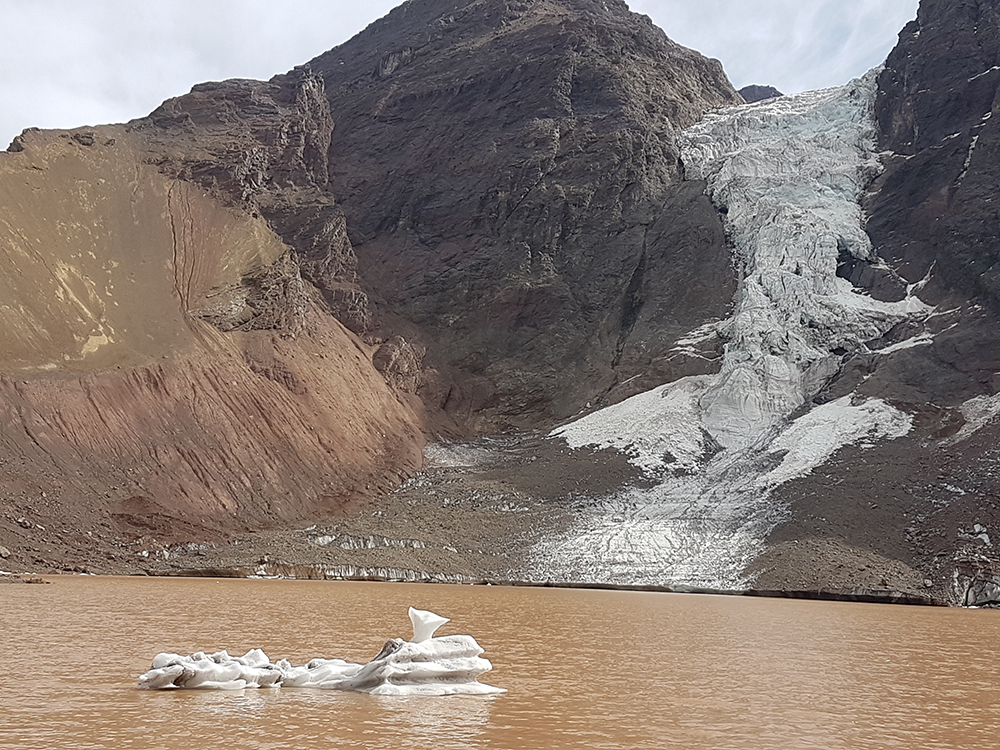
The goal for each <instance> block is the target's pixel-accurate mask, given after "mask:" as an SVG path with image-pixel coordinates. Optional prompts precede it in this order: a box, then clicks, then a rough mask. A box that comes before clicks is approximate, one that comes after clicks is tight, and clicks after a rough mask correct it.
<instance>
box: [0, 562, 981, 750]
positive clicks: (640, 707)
mask: <svg viewBox="0 0 1000 750" xmlns="http://www.w3.org/2000/svg"><path fill="white" fill-rule="evenodd" d="M52 580H55V583H54V584H52V585H48V586H41V585H38V586H31V585H17V586H15V585H5V586H0V664H2V665H3V669H4V677H3V680H2V682H0V748H2V749H3V750H19V749H21V748H39V750H41V749H42V748H46V749H48V748H79V749H80V750H87V749H90V748H185V749H187V748H216V747H219V748H222V747H227V748H229V747H232V748H246V749H254V748H260V749H261V750H263V749H265V748H266V749H267V750H278V749H283V748H295V749H296V750H311V749H313V748H394V749H395V748H399V749H404V748H422V749H423V748H509V749H510V750H538V749H540V748H553V749H556V748H597V749H600V748H607V749H609V750H611V749H619V748H621V749H645V748H650V749H653V748H656V749H657V750H659V749H661V748H685V749H686V750H701V749H703V748H704V749H706V750H707V749H709V748H711V750H721V749H724V748H733V749H734V750H737V749H739V750H742V749H744V748H745V749H747V750H766V749H770V748H774V749H776V750H781V749H784V748H824V750H831V749H836V748H844V749H845V750H846V749H848V748H849V749H850V750H855V749H856V748H906V749H907V750H912V749H913V748H920V749H921V750H928V749H930V748H956V749H958V748H961V749H962V750H975V749H977V748H983V749H984V750H985V749H987V748H988V749H989V750H995V748H997V747H998V745H1000V740H998V737H1000V688H998V686H997V676H996V671H995V666H996V663H997V644H998V643H1000V613H997V612H990V611H967V610H947V609H936V608H920V607H900V606H889V605H866V604H844V603H827V602H799V601H790V600H773V599H748V598H732V597H712V596H693V595H672V594H659V593H638V592H608V591H581V590H557V589H525V588H507V587H472V586H420V585H405V584H400V585H394V584H365V583H334V582H323V581H247V580H221V581H219V580H204V579H148V578H86V577H76V578H70V577H65V578H56V579H52ZM409 605H413V606H416V607H418V608H421V609H430V610H433V611H436V612H439V613H440V614H443V615H445V616H448V617H451V618H452V620H453V621H452V622H451V623H448V624H447V625H445V626H444V627H443V628H442V629H441V631H440V634H442V635H443V634H447V633H470V634H472V635H474V636H475V637H476V638H477V639H478V640H479V642H480V644H481V645H482V646H483V647H484V648H485V649H486V654H485V656H486V657H487V658H489V659H491V660H492V662H493V664H494V671H493V672H490V673H488V674H487V675H484V677H483V681H484V682H488V683H490V684H494V685H499V686H501V687H505V688H507V690H508V691H509V692H508V693H507V694H506V695H502V696H495V697H472V696H455V697H449V698H427V697H374V696H367V695H354V694H346V693H339V692H336V691H318V690H293V689H279V690H246V691H239V692H211V693H206V692H197V691H193V692H186V691H170V692H149V691H140V690H138V689H136V688H135V680H136V677H137V676H138V675H139V674H141V673H142V672H144V671H145V670H146V669H148V668H149V663H150V661H151V659H152V657H153V656H154V655H155V654H156V653H158V652H160V651H176V652H180V653H191V652H193V651H198V650H206V651H216V650H219V649H223V648H225V649H227V650H229V652H230V653H234V654H243V653H245V652H246V651H247V650H249V649H251V648H258V647H259V648H263V649H264V650H265V651H266V652H267V654H268V655H269V656H270V657H271V658H272V659H279V658H282V657H287V658H288V659H290V660H291V661H293V662H295V663H303V662H305V661H307V660H308V659H310V658H313V657H324V658H335V657H339V658H345V659H348V660H350V661H358V662H364V661H367V660H369V659H370V658H372V657H373V656H374V655H375V654H376V653H377V652H378V650H379V648H381V646H382V643H383V642H384V641H385V640H386V639H387V638H390V637H395V636H402V637H404V638H408V637H409V635H410V624H409V620H408V619H407V616H406V608H407V607H408V606H409Z"/></svg>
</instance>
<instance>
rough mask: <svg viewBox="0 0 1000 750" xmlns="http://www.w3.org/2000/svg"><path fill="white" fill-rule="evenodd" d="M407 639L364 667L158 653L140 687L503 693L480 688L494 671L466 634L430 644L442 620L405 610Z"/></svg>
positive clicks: (253, 655) (390, 644) (256, 654)
mask: <svg viewBox="0 0 1000 750" xmlns="http://www.w3.org/2000/svg"><path fill="white" fill-rule="evenodd" d="M409 614H410V621H411V623H412V624H413V638H412V640H410V641H404V640H402V639H401V638H394V639H392V640H390V641H387V642H386V644H385V645H384V646H383V647H382V650H381V651H380V652H379V653H378V655H377V656H376V657H375V658H374V659H372V660H371V661H370V662H368V663H367V664H354V663H352V662H348V661H344V660H343V659H313V660H311V661H309V662H308V663H307V664H305V665H303V666H294V665H292V664H291V663H289V662H288V661H287V660H285V659H282V660H280V661H277V662H273V661H271V659H270V658H268V656H267V654H265V653H264V652H263V651H261V650H260V649H254V650H252V651H248V652H247V653H246V654H245V655H243V656H231V655H230V654H229V653H228V652H227V651H218V652H216V653H214V654H207V653H205V652H202V651H199V652H197V653H194V654H191V655H189V656H182V655H180V654H174V653H162V654H157V656H156V657H154V658H153V663H152V665H151V667H150V669H149V671H148V672H146V673H145V674H143V675H142V676H140V677H139V687H141V688H145V689H148V690H163V689H177V688H184V689H189V690H190V689H197V690H243V689H246V688H277V687H296V688H318V689H323V690H345V691H353V692H361V693H371V694H373V695H494V694H497V693H503V692H506V691H505V690H504V689H503V688H498V687H493V686H492V685H486V684H483V683H481V682H479V680H478V678H479V676H480V675H482V674H484V673H486V672H489V671H490V670H491V669H493V665H492V664H490V662H489V661H488V660H487V659H484V658H482V656H481V654H482V653H483V649H482V647H481V646H480V645H479V643H477V642H476V639H475V638H473V637H472V636H471V635H448V636H443V637H438V638H435V637H434V632H435V631H436V630H437V629H438V628H439V627H441V625H443V624H444V623H446V622H448V621H449V620H448V618H446V617H441V616H439V615H436V614H434V613H433V612H428V611H427V610H420V609H414V608H413V607H410V610H409Z"/></svg>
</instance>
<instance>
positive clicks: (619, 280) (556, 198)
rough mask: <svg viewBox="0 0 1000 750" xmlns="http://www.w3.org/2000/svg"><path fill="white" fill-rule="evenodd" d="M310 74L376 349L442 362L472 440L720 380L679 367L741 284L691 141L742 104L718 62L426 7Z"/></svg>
mask: <svg viewBox="0 0 1000 750" xmlns="http://www.w3.org/2000/svg"><path fill="white" fill-rule="evenodd" d="M310 67H311V69H312V70H313V71H314V72H316V73H317V74H318V75H320V76H321V77H322V78H323V79H324V81H325V83H326V91H327V95H328V97H329V99H330V103H331V108H332V109H333V111H334V113H335V117H336V120H337V128H336V131H335V133H334V138H333V141H332V144H331V148H330V187H331V190H332V192H333V194H334V195H336V196H337V199H338V201H339V203H340V206H341V207H342V208H343V210H344V212H345V213H346V215H347V219H348V229H349V235H350V238H351V241H352V244H353V246H354V249H355V252H356V253H357V256H358V259H359V271H360V274H361V276H362V278H363V282H364V286H365V289H366V290H367V291H368V292H369V294H370V296H371V299H372V300H373V311H374V315H375V319H376V321H377V322H376V327H375V329H374V334H375V335H377V336H379V337H380V338H383V339H388V338H390V337H391V336H392V335H402V336H403V337H404V338H405V339H407V340H411V339H412V340H413V341H414V342H415V343H417V344H418V345H419V346H421V347H422V348H426V351H427V355H426V365H427V369H428V370H432V371H435V372H428V373H427V375H426V376H425V377H424V378H423V382H422V384H421V391H420V392H421V395H422V396H423V398H424V401H425V403H426V405H427V407H428V408H429V409H430V410H431V412H435V411H437V410H438V409H441V410H443V411H444V412H445V415H446V417H447V418H448V420H450V421H449V422H448V423H450V424H451V425H453V429H459V430H462V431H464V430H467V429H469V428H472V429H474V430H486V431H490V430H494V429H497V428H503V427H507V426H519V427H533V426H536V425H538V424H540V423H541V424H545V423H551V422H552V421H553V420H555V419H559V418H564V417H567V416H570V415H572V414H574V413H576V412H577V411H579V409H581V408H582V407H584V406H585V404H586V403H588V402H592V401H594V402H596V401H598V400H600V399H602V398H612V399H614V398H615V397H616V396H619V395H620V394H623V393H628V392H637V391H638V390H642V387H643V386H647V387H648V386H650V385H653V384H655V383H656V382H660V381H662V380H663V379H672V378H675V377H677V376H679V375H685V374H693V373H695V372H700V371H704V368H705V360H704V359H698V358H694V357H685V356H680V355H678V354H677V353H676V352H672V351H671V349H672V347H673V345H674V343H675V342H676V340H677V339H678V338H679V337H680V336H681V335H682V334H684V333H686V332H687V331H689V330H692V329H693V328H696V327H698V326H699V325H701V324H703V323H705V322H707V321H710V320H713V319H718V318H719V317H722V316H723V315H724V312H725V309H726V307H727V306H728V304H729V302H730V300H731V298H732V293H733V290H734V281H733V278H732V274H731V271H730V268H729V256H728V252H727V251H726V249H725V240H724V235H723V232H722V227H721V223H720V221H719V219H718V216H717V214H716V212H715V211H714V210H713V209H712V208H711V206H710V204H709V202H708V201H707V199H706V198H705V197H704V196H703V195H702V194H701V193H702V186H700V185H698V184H697V183H693V184H686V183H683V182H682V179H681V178H682V168H681V165H680V163H679V161H678V150H677V145H676V133H677V131H678V130H679V129H680V128H684V127H686V126H688V125H691V124H693V123H694V122H696V121H697V120H698V119H699V118H700V117H701V115H702V114H703V113H704V112H705V111H706V110H707V109H711V108H714V107H719V106H723V105H726V104H732V103H736V102H738V101H740V99H739V97H738V95H737V94H736V92H735V91H734V90H733V89H732V87H731V85H730V84H729V82H728V80H727V79H726V77H725V74H724V73H723V71H722V68H721V66H720V64H719V63H718V62H717V61H712V60H708V59H706V58H704V57H702V56H701V55H699V54H697V53H695V52H692V51H691V50H687V49H685V48H683V47H680V46H678V45H676V44H674V43H673V42H671V41H670V40H669V39H667V38H666V36H664V34H663V32H662V31H660V30H659V29H657V28H656V27H654V26H653V25H652V24H651V23H650V22H649V20H648V19H646V18H644V17H641V16H637V15H635V14H632V13H630V12H629V11H628V9H627V6H626V5H625V3H624V2H620V0H608V1H607V2H601V1H598V0H572V1H571V2H570V1H566V0H561V1H556V0H535V1H534V2H502V3H482V2H468V0H465V1H461V2H456V0H421V1H420V2H409V3H405V4H403V5H401V6H400V7H399V8H397V9H396V10H394V11H393V12H392V13H390V14H389V15H388V16H387V17H386V18H384V19H382V20H381V21H378V22H376V23H374V24H373V25H372V26H371V27H369V28H368V29H366V30H365V31H364V32H362V33H361V34H359V35H358V36H357V37H356V38H355V39H352V40H351V41H349V42H348V43H346V44H345V45H343V46H341V47H338V48H337V49H334V50H331V51H330V52H328V53H326V54H324V55H321V56H320V57H318V58H317V59H315V60H313V61H312V62H311V63H310ZM635 376H639V377H638V378H637V379H636V380H634V381H633V382H632V383H631V384H630V385H629V386H627V387H626V388H621V387H616V386H619V384H621V383H623V382H624V381H627V380H629V379H631V378H634V377H635ZM628 388H631V389H632V390H631V391H628V390H627V389H628Z"/></svg>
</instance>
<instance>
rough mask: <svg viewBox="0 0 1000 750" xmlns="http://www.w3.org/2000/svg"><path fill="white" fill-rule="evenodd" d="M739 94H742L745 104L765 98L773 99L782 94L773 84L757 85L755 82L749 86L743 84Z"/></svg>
mask: <svg viewBox="0 0 1000 750" xmlns="http://www.w3.org/2000/svg"><path fill="white" fill-rule="evenodd" d="M740 96H742V97H743V98H744V99H745V100H746V102H747V104H752V103H753V102H762V101H764V100H765V99H774V98H776V97H779V96H784V94H782V93H781V92H780V91H778V89H776V88H774V86H758V85H757V84H751V85H750V86H744V87H743V88H741V89H740Z"/></svg>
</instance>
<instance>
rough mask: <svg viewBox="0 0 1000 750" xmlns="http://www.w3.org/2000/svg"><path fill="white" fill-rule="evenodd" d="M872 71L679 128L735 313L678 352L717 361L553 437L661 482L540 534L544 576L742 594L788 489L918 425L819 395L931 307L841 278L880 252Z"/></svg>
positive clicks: (867, 403) (854, 401) (870, 402)
mask: <svg viewBox="0 0 1000 750" xmlns="http://www.w3.org/2000/svg"><path fill="white" fill-rule="evenodd" d="M877 74H878V70H877V69H876V70H873V71H871V72H869V73H868V74H867V75H866V76H864V77H862V78H859V79H856V80H854V81H851V82H850V83H848V84H846V85H844V86H839V87H835V88H830V89H824V90H820V91H812V92H806V93H803V94H797V95H791V96H785V97H781V98H778V99H770V100H765V101H762V102H759V103H756V104H749V105H742V106H737V107H730V108H727V109H723V110H719V111H716V112H714V113H711V114H709V115H707V116H706V117H705V118H704V119H703V120H702V121H701V122H700V123H698V124H696V125H694V126H693V127H691V128H689V129H687V130H686V131H684V132H683V133H682V134H681V157H682V160H683V163H684V168H685V174H686V177H687V178H688V179H691V180H704V181H705V183H706V186H707V187H706V192H707V193H708V195H709V196H710V197H711V199H712V201H713V202H714V204H715V205H716V206H717V207H718V208H719V209H720V211H721V212H722V214H723V216H724V223H725V227H726V232H727V236H728V238H729V241H730V243H731V246H732V252H733V257H734V264H735V268H736V272H737V275H738V277H739V285H738V290H737V293H736V297H735V299H734V304H733V312H732V314H731V316H730V317H729V318H728V319H726V320H723V321H718V322H716V323H710V324H708V325H705V326H702V327H701V328H699V329H698V330H696V331H692V332H690V333H689V334H688V335H687V336H686V337H684V338H683V339H682V340H681V341H680V342H678V351H681V350H684V349H686V348H690V347H691V345H692V344H693V343H696V342H697V341H698V340H702V339H705V338H707V337H710V336H718V337H720V339H721V340H722V341H723V342H724V350H723V352H724V353H723V357H722V365H721V369H720V372H719V373H718V374H715V375H705V376H697V377H688V378H684V379H681V380H678V381H675V382H672V383H668V384H666V385H662V386H659V387H657V388H655V389H653V390H651V391H648V392H646V393H642V394H639V395H637V396H634V397H633V398H631V399H628V400H626V401H623V402H621V403H619V404H615V405H613V406H611V407H608V408H605V409H602V410H600V411H597V412H594V413H592V414H589V415H587V416H585V417H583V418H581V419H578V420H576V421H574V422H572V423H570V424H567V425H564V426H562V427H560V428H557V429H556V430H554V431H553V432H552V433H551V435H552V436H553V437H561V438H562V439H564V440H565V441H566V442H567V443H568V444H569V445H570V447H574V448H578V447H587V446H590V447H595V448H614V449H616V450H618V451H621V452H622V453H624V454H625V455H626V456H627V457H628V459H629V461H630V462H632V463H633V464H634V465H635V466H636V467H638V468H639V469H641V470H642V471H643V472H644V473H646V474H647V476H648V477H649V478H651V479H652V480H653V482H652V483H653V486H652V487H648V488H638V487H632V488H627V489H625V490H622V491H619V492H616V493H614V494H613V495H611V496H608V497H604V498H601V499H599V500H598V501H597V502H594V503H592V504H590V505H589V506H588V507H587V508H585V509H584V510H583V512H581V513H580V514H579V517H578V519H577V520H576V522H575V525H574V527H573V528H572V530H571V531H570V532H569V533H568V534H566V535H563V536H561V537H559V538H556V539H549V540H544V541H542V542H540V543H539V544H538V545H537V547H536V548H535V550H534V558H533V569H532V570H533V575H534V576H535V577H536V578H539V579H547V580H579V579H588V580H594V581H599V582H606V583H617V584H661V585H688V586H700V587H706V588H718V589H743V588H747V587H748V586H749V585H751V584H752V581H751V580H749V579H748V578H747V576H746V574H745V572H744V571H745V569H746V566H747V565H748V563H750V562H751V561H752V560H753V559H754V558H755V557H756V556H757V555H758V554H759V553H760V552H761V551H762V549H763V545H764V540H765V538H766V536H767V534H768V533H769V532H770V531H771V529H773V528H774V526H775V525H776V524H777V523H778V522H779V521H780V520H781V518H782V517H783V515H784V513H785V508H783V507H781V506H780V505H779V504H778V503H776V502H773V501H772V500H771V494H772V493H773V490H774V489H775V488H776V487H778V486H780V485H781V484H783V483H784V482H787V481H789V480H791V479H794V478H796V477H801V476H804V475H805V474H807V473H809V472H810V471H811V470H813V469H814V468H815V467H817V466H819V465H821V464H822V463H823V462H825V461H826V460H827V459H829V458H830V456H831V455H832V454H833V453H834V452H835V451H837V450H838V449H839V448H841V447H843V446H846V445H849V444H855V445H859V446H861V447H862V448H863V447H865V446H866V445H871V444H872V443H874V442H875V441H879V440H890V439H894V438H898V437H901V436H903V435H905V434H907V433H908V432H909V431H910V429H911V427H912V419H911V417H910V416H909V415H907V414H905V413H903V412H901V411H899V410H898V409H896V408H894V407H893V406H891V405H890V404H888V403H886V402H885V401H882V400H880V399H873V398H868V399H865V398H860V397H858V396H856V395H850V396H845V397H843V398H840V399H837V400H835V401H831V402H828V403H823V404H815V403H814V401H813V400H814V398H815V397H816V396H817V395H818V394H819V393H820V391H821V390H822V388H823V386H824V385H825V384H826V383H828V382H829V380H830V379H831V378H832V377H833V376H835V375H836V373H837V372H838V369H839V366H840V363H841V361H842V356H843V354H844V353H845V352H858V351H867V345H866V342H868V341H871V340H873V339H877V338H879V337H881V336H883V335H884V334H885V333H886V332H887V331H889V330H890V329H891V328H892V327H893V326H895V325H896V324H898V323H899V322H901V321H903V320H906V319H909V318H924V317H927V316H929V315H930V314H932V312H933V308H931V307H929V306H928V305H926V304H925V303H923V302H922V301H921V300H920V299H919V298H918V297H917V296H915V292H916V291H919V289H918V287H919V285H913V286H911V287H910V289H909V292H908V295H907V297H906V298H905V299H903V300H901V301H899V302H892V303H889V302H882V301H878V300H875V299H873V298H871V297H870V296H868V295H866V294H863V293H862V292H861V291H860V290H858V289H855V288H854V287H852V285H851V283H850V282H849V281H847V280H846V279H843V278H840V277H838V276H837V273H836V271H837V265H838V262H839V259H840V258H841V257H842V256H843V254H844V253H849V254H850V255H851V256H853V257H855V258H858V259H861V260H865V261H869V262H873V263H874V262H877V258H875V254H874V252H873V249H872V246H871V242H870V240H869V238H868V236H867V234H866V233H865V231H864V227H863V218H862V211H861V207H860V204H859V201H860V198H861V195H862V192H863V191H864V189H865V187H866V186H867V185H868V184H869V183H870V182H871V180H872V179H873V178H874V177H875V176H877V174H878V173H879V172H880V170H881V166H880V161H879V154H878V153H877V152H876V147H875V123H874V119H873V114H872V108H873V102H874V97H875V92H876V77H877ZM924 343H925V342H924V341H923V340H921V341H915V342H913V345H921V344H924Z"/></svg>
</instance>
